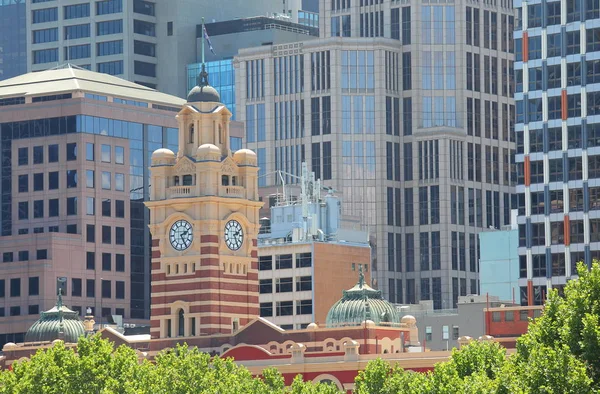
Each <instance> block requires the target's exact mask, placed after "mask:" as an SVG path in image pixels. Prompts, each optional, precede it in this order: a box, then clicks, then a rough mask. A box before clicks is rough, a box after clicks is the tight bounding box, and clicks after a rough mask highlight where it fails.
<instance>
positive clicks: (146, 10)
mask: <svg viewBox="0 0 600 394" xmlns="http://www.w3.org/2000/svg"><path fill="white" fill-rule="evenodd" d="M133 12H136V13H138V14H144V15H150V16H154V15H155V14H154V13H155V11H154V3H151V2H149V1H143V0H134V1H133Z"/></svg>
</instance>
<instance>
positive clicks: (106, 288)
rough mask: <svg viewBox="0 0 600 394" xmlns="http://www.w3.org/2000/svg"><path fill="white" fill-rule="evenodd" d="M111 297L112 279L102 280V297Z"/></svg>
mask: <svg viewBox="0 0 600 394" xmlns="http://www.w3.org/2000/svg"><path fill="white" fill-rule="evenodd" d="M110 297H111V286H110V280H103V281H102V298H110Z"/></svg>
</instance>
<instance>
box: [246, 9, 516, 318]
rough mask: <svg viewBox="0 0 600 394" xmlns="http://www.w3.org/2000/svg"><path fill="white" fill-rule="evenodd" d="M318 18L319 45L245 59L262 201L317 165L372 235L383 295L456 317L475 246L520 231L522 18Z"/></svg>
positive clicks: (375, 275)
mask: <svg viewBox="0 0 600 394" xmlns="http://www.w3.org/2000/svg"><path fill="white" fill-rule="evenodd" d="M320 5H321V9H320V27H319V31H320V38H319V39H318V40H310V41H302V42H298V43H288V44H282V45H272V46H262V47H255V48H249V49H245V50H241V51H240V55H239V56H237V57H236V61H238V62H239V67H237V68H236V82H237V81H239V83H236V110H237V120H239V121H243V122H245V123H246V136H245V141H244V143H245V144H246V145H245V146H247V147H248V148H250V149H253V150H255V151H256V152H257V155H258V161H259V167H260V171H261V173H260V176H259V185H260V186H261V187H262V191H261V194H262V195H263V196H268V195H269V194H272V193H273V190H274V189H275V188H276V185H277V184H278V183H281V182H282V180H281V179H278V178H277V177H275V176H273V175H271V174H273V172H274V171H276V170H284V171H285V172H288V173H291V174H293V175H298V174H299V171H300V163H301V162H302V161H307V162H308V163H310V169H311V171H313V172H315V174H316V176H317V178H320V179H322V181H323V184H324V185H327V186H331V187H333V188H334V189H336V190H338V191H339V193H340V196H341V198H342V199H343V201H344V205H343V207H342V209H343V213H345V214H346V213H351V214H354V215H359V217H360V221H361V223H362V224H363V225H364V226H365V229H368V231H369V234H370V238H371V239H370V243H371V247H372V249H373V255H374V259H373V271H372V280H373V279H374V280H375V281H376V284H377V287H378V288H379V289H381V290H383V293H384V294H385V296H386V297H387V298H388V299H389V300H391V301H393V302H395V303H415V302H417V301H419V300H433V302H434V307H435V309H445V308H451V307H453V306H454V305H456V303H457V300H458V297H459V296H460V295H467V294H471V293H478V292H479V286H478V264H477V262H478V256H479V250H478V245H477V234H478V233H479V232H481V231H484V230H485V229H488V228H490V227H492V228H500V227H501V226H502V225H505V224H509V223H510V208H511V196H512V195H513V194H514V183H515V182H516V175H515V166H514V165H513V162H512V159H511V157H513V156H514V141H513V140H512V139H511V135H514V134H513V133H512V132H511V131H512V128H513V122H512V120H511V119H512V118H513V116H514V112H515V110H514V101H513V98H512V82H511V81H512V72H511V71H510V70H511V69H512V64H513V59H514V55H513V53H512V52H513V40H512V31H513V25H514V15H513V9H512V8H511V6H512V5H511V3H510V2H508V1H500V2H497V4H496V3H494V4H487V3H481V4H480V3H473V2H470V1H457V2H454V3H452V4H439V3H431V4H429V3H423V2H416V1H414V2H409V1H406V2H402V4H398V3H392V2H373V1H370V2H364V1H362V2H361V1H352V2H350V1H340V2H337V1H336V2H330V1H321V3H320ZM332 7H335V8H334V9H332ZM283 181H285V182H286V183H291V182H293V180H292V179H289V178H284V179H283ZM374 283H375V282H374Z"/></svg>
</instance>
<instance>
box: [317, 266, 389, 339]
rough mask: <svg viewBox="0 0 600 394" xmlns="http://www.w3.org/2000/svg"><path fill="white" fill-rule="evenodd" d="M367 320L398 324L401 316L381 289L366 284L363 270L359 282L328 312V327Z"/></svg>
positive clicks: (353, 324) (355, 323) (380, 323)
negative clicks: (382, 293)
mask: <svg viewBox="0 0 600 394" xmlns="http://www.w3.org/2000/svg"><path fill="white" fill-rule="evenodd" d="M365 321H372V322H373V323H375V325H377V326H379V325H397V324H398V323H400V316H399V315H398V312H397V311H396V308H395V307H394V305H392V304H391V303H390V302H389V301H387V300H385V299H384V298H383V296H382V295H381V291H380V290H375V289H373V288H371V287H370V286H368V285H367V284H365V276H364V274H363V273H362V270H361V271H360V272H359V279H358V283H357V284H356V285H355V286H354V287H353V288H351V289H349V290H344V292H343V296H342V299H340V300H339V301H338V302H336V303H335V304H334V305H333V306H332V307H331V309H330V310H329V313H327V319H326V324H327V327H328V328H329V327H343V326H360V325H361V324H362V323H363V322H365Z"/></svg>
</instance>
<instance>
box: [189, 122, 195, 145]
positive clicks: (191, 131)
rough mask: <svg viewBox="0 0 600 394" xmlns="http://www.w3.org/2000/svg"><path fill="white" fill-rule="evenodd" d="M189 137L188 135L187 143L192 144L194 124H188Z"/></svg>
mask: <svg viewBox="0 0 600 394" xmlns="http://www.w3.org/2000/svg"><path fill="white" fill-rule="evenodd" d="M189 137H190V140H189V143H190V144H193V143H194V125H193V124H191V125H190V133H189Z"/></svg>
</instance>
